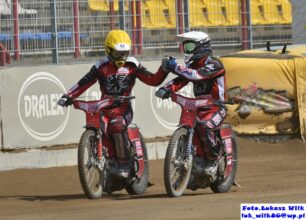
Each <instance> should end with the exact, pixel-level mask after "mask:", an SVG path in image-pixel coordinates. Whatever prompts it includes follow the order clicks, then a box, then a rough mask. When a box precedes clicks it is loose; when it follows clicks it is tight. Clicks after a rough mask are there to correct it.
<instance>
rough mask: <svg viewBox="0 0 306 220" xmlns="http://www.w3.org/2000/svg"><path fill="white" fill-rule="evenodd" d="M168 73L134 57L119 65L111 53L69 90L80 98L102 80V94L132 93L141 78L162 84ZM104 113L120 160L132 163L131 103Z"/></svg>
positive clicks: (70, 94) (147, 82) (143, 80)
mask: <svg viewBox="0 0 306 220" xmlns="http://www.w3.org/2000/svg"><path fill="white" fill-rule="evenodd" d="M167 74H168V72H165V71H163V69H162V68H161V67H160V68H159V69H158V71H157V72H156V73H155V74H153V73H151V72H149V71H148V70H147V69H146V68H145V67H144V66H142V65H141V64H140V63H139V62H138V61H137V60H136V59H135V58H134V57H128V58H127V60H126V63H125V64H124V65H123V66H122V67H120V68H118V67H116V66H115V65H114V64H113V63H112V62H111V61H110V60H109V58H108V57H107V56H104V57H102V59H101V60H99V61H98V62H97V63H96V64H95V65H94V66H93V67H92V68H91V69H90V71H89V72H88V73H87V74H86V75H85V76H84V77H82V78H81V79H80V80H79V81H78V83H77V84H76V85H74V86H73V87H72V88H71V89H70V90H69V91H68V96H70V97H71V98H76V97H78V96H79V95H81V94H82V93H83V92H84V91H85V90H86V89H88V88H89V87H90V86H92V85H93V84H94V83H95V82H96V81H98V82H99V85H100V90H101V93H102V97H103V96H106V95H110V96H128V95H130V94H131V92H132V89H133V87H134V85H135V82H136V79H137V78H138V79H139V80H141V81H142V82H144V83H145V84H147V85H150V86H158V85H160V84H161V83H162V82H163V81H164V79H165V78H166V77H167ZM103 113H104V114H103V116H104V118H105V120H107V121H108V122H109V123H108V128H107V129H108V133H109V134H111V135H112V137H113V140H114V142H115V147H116V155H117V161H118V162H119V163H128V161H129V159H130V158H129V149H128V148H129V146H128V138H127V126H128V125H129V124H130V123H131V121H132V118H133V110H132V108H131V104H130V103H123V104H121V105H120V106H118V107H114V108H110V109H107V110H105V111H104V112H103Z"/></svg>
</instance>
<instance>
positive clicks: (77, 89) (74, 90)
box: [68, 66, 98, 98]
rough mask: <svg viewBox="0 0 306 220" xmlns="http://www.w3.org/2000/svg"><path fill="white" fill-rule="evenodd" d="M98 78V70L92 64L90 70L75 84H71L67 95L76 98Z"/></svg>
mask: <svg viewBox="0 0 306 220" xmlns="http://www.w3.org/2000/svg"><path fill="white" fill-rule="evenodd" d="M97 79H98V71H97V69H96V67H95V66H93V67H92V68H91V69H90V71H89V72H88V73H87V74H86V75H85V76H83V77H82V78H81V79H80V80H79V81H78V83H77V84H75V85H74V86H72V87H71V88H70V89H69V90H68V96H69V97H71V98H76V97H78V96H79V95H81V94H82V93H83V92H84V91H85V90H86V89H88V88H89V87H90V86H92V85H93V84H94V83H95V82H96V81H97Z"/></svg>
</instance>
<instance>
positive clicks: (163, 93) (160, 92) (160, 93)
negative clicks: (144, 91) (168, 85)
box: [155, 88, 171, 99]
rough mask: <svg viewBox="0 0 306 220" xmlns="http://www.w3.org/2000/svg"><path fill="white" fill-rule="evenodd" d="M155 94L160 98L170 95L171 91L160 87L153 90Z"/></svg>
mask: <svg viewBox="0 0 306 220" xmlns="http://www.w3.org/2000/svg"><path fill="white" fill-rule="evenodd" d="M155 96H156V97H158V98H161V99H167V98H169V97H170V96H171V91H169V90H166V89H164V88H160V89H158V90H157V91H156V92H155Z"/></svg>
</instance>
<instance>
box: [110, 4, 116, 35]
mask: <svg viewBox="0 0 306 220" xmlns="http://www.w3.org/2000/svg"><path fill="white" fill-rule="evenodd" d="M114 16H115V6H114V1H109V19H110V26H111V30H113V29H115V19H114Z"/></svg>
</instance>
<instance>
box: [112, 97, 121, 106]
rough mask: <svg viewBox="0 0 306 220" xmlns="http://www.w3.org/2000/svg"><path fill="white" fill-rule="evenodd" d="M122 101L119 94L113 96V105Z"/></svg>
mask: <svg viewBox="0 0 306 220" xmlns="http://www.w3.org/2000/svg"><path fill="white" fill-rule="evenodd" d="M122 102H123V98H122V97H120V96H115V97H114V104H115V105H120V104H121V103H122Z"/></svg>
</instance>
